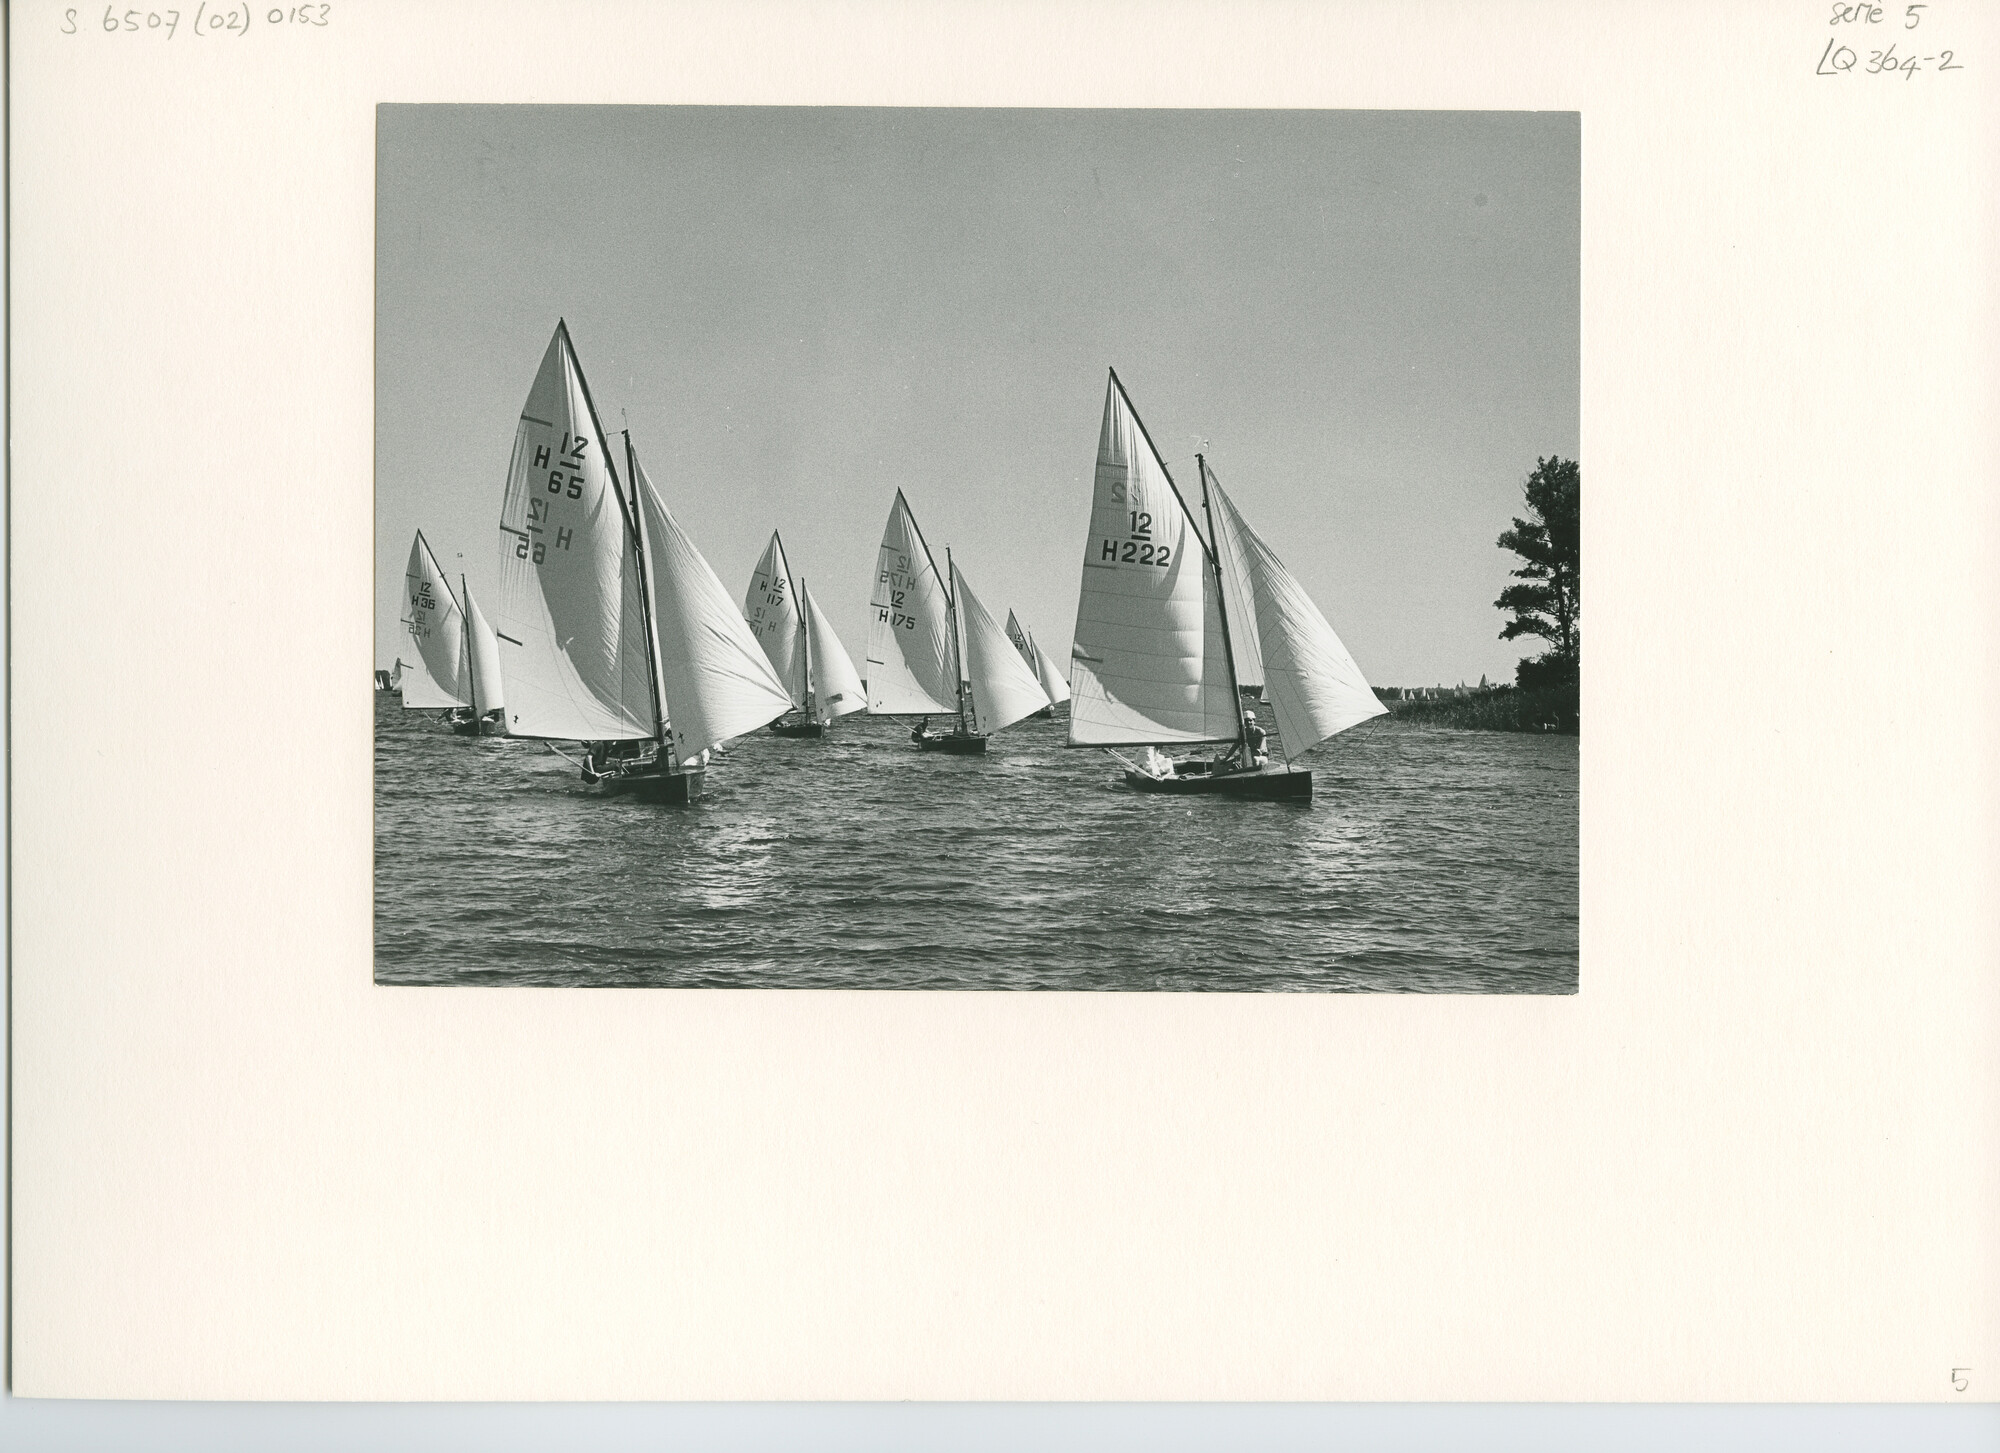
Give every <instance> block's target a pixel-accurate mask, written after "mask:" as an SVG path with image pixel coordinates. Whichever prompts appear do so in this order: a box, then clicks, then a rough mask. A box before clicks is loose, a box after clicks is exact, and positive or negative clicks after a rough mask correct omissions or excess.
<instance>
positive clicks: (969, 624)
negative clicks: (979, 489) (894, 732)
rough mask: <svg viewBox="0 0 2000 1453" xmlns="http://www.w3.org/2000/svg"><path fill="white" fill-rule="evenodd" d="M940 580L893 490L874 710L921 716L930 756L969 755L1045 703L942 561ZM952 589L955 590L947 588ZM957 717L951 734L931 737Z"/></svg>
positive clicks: (871, 667) (919, 731)
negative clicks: (938, 724) (942, 719)
mask: <svg viewBox="0 0 2000 1453" xmlns="http://www.w3.org/2000/svg"><path fill="white" fill-rule="evenodd" d="M945 563H946V567H947V569H948V570H949V572H950V574H949V576H948V577H947V576H946V575H943V574H940V573H939V571H938V568H937V561H936V560H935V559H933V558H932V556H931V551H930V546H929V545H928V544H927V543H925V541H924V536H923V531H922V530H920V529H919V528H918V527H917V520H916V516H915V515H914V514H913V513H911V510H910V505H909V501H908V500H906V499H904V498H903V492H902V491H901V490H900V489H899V490H897V491H896V502H895V504H894V505H892V506H891V507H890V509H889V523H888V525H887V527H886V528H885V529H884V530H883V533H882V548H881V551H880V553H879V554H878V555H877V557H876V565H875V589H874V593H873V596H872V604H873V606H874V615H873V616H872V617H871V618H870V621H869V626H868V686H867V691H868V711H869V714H870V715H873V716H922V717H923V718H924V720H923V721H922V722H921V723H919V724H918V725H917V727H916V728H915V729H914V730H912V731H911V733H910V740H911V741H913V742H915V743H916V744H917V746H919V747H920V748H922V749H923V750H925V751H930V752H954V753H958V754H961V755H970V754H975V753H980V752H984V751H985V750H986V742H987V739H988V738H989V737H990V736H991V735H992V734H993V733H994V732H996V731H999V730H1001V729H1002V728H1004V727H1008V726H1012V725H1013V724H1014V723H1015V722H1017V721H1020V720H1021V719H1022V718H1023V717H1026V716H1029V715H1031V714H1033V713H1034V712H1036V711H1039V710H1040V709H1041V708H1042V707H1044V706H1046V705H1047V704H1048V696H1047V694H1046V693H1044V692H1043V690H1042V687H1041V683H1040V682H1039V681H1037V680H1036V679H1035V676H1034V673H1033V672H1031V671H1030V670H1029V669H1028V667H1027V666H1026V665H1025V664H1024V663H1023V662H1022V660H1021V659H1020V657H1019V656H1018V655H1016V654H1015V652H1014V649H1013V647H1012V644H1011V643H1010V642H1009V641H1008V639H1007V637H1006V635H1005V633H1004V632H1003V631H1002V630H1001V629H1000V626H999V624H998V623H997V622H996V621H995V620H994V619H993V617H992V615H991V614H990V613H988V611H987V610H986V608H985V606H983V605H981V604H980V602H979V599H978V597H977V596H975V595H974V594H973V593H972V589H971V587H970V586H969V585H967V584H966V580H965V575H964V572H963V571H961V570H959V568H958V567H957V565H956V564H955V563H953V562H952V560H951V552H950V551H949V550H947V551H946V552H945ZM947 582H949V583H947ZM934 715H935V716H951V717H953V718H954V719H955V720H954V724H953V726H952V728H951V729H950V730H949V731H943V732H934V731H932V730H930V722H929V719H930V717H932V716H934Z"/></svg>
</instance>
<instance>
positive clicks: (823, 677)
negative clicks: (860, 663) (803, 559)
mask: <svg viewBox="0 0 2000 1453" xmlns="http://www.w3.org/2000/svg"><path fill="white" fill-rule="evenodd" d="M799 600H800V602H801V603H802V604H803V605H804V606H805V612H806V636H807V639H808V641H809V642H810V643H811V648H812V649H811V655H812V674H813V681H812V685H813V715H814V717H815V719H817V720H818V721H820V722H822V723H824V722H830V721H833V720H835V719H836V718H838V717H843V716H846V715H847V714H848V713H849V712H851V711H862V710H865V709H866V707H867V705H868V696H867V693H866V692H865V691H863V690H862V687H861V674H860V673H859V672H858V671H856V670H855V669H854V661H853V658H852V657H850V656H849V655H848V654H847V648H846V647H845V646H843V645H841V644H840V637H839V636H837V635H835V634H834V632H833V623H832V622H831V621H829V620H827V618H826V613H825V612H824V611H822V610H821V609H820V608H819V602H818V601H816V600H814V599H813V597H812V592H811V591H810V590H807V589H806V587H805V583H804V582H803V581H801V582H800V583H799Z"/></svg>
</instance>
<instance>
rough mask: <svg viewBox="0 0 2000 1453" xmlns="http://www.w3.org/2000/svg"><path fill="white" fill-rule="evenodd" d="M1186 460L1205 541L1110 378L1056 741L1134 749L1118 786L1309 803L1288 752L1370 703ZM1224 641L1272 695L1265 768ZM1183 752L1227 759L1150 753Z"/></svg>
mask: <svg viewBox="0 0 2000 1453" xmlns="http://www.w3.org/2000/svg"><path fill="white" fill-rule="evenodd" d="M1196 466H1197V468H1198V470H1199V472H1200V476H1201V482H1202V512H1203V514H1204V515H1205V516H1206V517H1207V519H1208V523H1209V538H1208V540H1204V539H1203V538H1202V534H1201V531H1200V530H1199V529H1198V528H1197V527H1196V524H1195V520H1194V515H1193V513H1192V512H1191V511H1190V510H1189V508H1188V505H1187V501H1186V500H1185V499H1184V498H1183V497H1182V496H1181V492H1180V489H1179V487H1178V486H1177V485H1175V483H1174V481H1173V476H1172V475H1171V474H1170V473H1168V471H1167V467H1166V464H1165V462H1164V461H1162V460H1161V458H1160V455H1159V451H1158V450H1157V449H1155V448H1154V447H1153V441H1152V438H1151V436H1150V435H1149V434H1148V433H1147V432H1146V426H1145V424H1144V423H1143V422H1142V421H1141V420H1140V418H1139V414H1138V411H1137V410H1136V409H1135V408H1134V407H1133V406H1132V401H1131V399H1130V398H1129V397H1128V396H1127V395H1126V393H1125V386H1124V384H1123V383H1122V382H1121V381H1120V380H1119V377H1118V374H1117V371H1116V370H1113V371H1112V372H1111V378H1110V382H1109V384H1108V385H1107V387H1106V390H1105V399H1104V422H1103V427H1102V429H1101V430H1100V432H1099V435H1098V445H1097V474H1096V481H1095V486H1094V492H1093V496H1092V503H1091V524H1090V537H1089V540H1088V542H1087V543H1086V545H1085V549H1084V561H1083V585H1082V595H1081V599H1080V600H1079V603H1078V607H1077V625H1076V644H1075V646H1074V648H1073V652H1072V657H1073V662H1072V668H1071V679H1070V685H1071V688H1072V690H1073V691H1074V693H1075V695H1074V697H1073V699H1072V700H1071V702H1070V729H1069V745H1071V746H1073V747H1087V746H1095V747H1104V748H1107V749H1109V748H1115V747H1120V746H1143V747H1145V748H1147V761H1146V762H1145V763H1143V764H1141V763H1135V762H1132V761H1131V760H1129V759H1127V758H1125V757H1123V756H1120V755H1119V754H1118V753H1117V752H1115V751H1113V752H1112V753H1111V755H1112V756H1113V757H1115V758H1117V760H1118V762H1119V763H1120V765H1121V766H1122V767H1123V768H1124V775H1125V781H1126V783H1127V784H1128V785H1130V786H1131V787H1133V788H1136V789H1138V790H1140V791H1144V792H1177V793H1221V794H1226V795H1230V796H1239V797H1258V798H1293V799H1300V798H1307V799H1309V798H1310V797H1311V796H1312V772H1311V770H1310V769H1309V768H1304V767H1299V766H1296V765H1294V759H1296V758H1297V757H1299V756H1302V755H1303V754H1304V753H1305V752H1307V751H1309V750H1310V749H1311V748H1313V747H1314V746H1317V745H1318V744H1319V743H1320V742H1322V741H1325V740H1326V739H1327V738H1328V737H1330V736H1332V735H1334V734H1335V733H1336V732H1341V731H1345V730H1346V729H1347V728H1348V727H1351V726H1354V725H1355V724H1357V723H1359V722H1362V721H1365V720H1367V719H1368V718H1369V717H1372V716H1379V715H1381V714H1382V713H1383V711H1384V707H1383V706H1382V704H1381V702H1379V701H1378V700H1376V698H1375V694H1374V692H1373V691H1372V690H1370V689H1369V686H1368V683H1367V681H1366V680H1365V679H1364V678H1363V677H1362V674H1361V670H1360V668H1359V667H1358V666H1356V665H1355V663H1354V658H1353V657H1352V656H1351V655H1349V654H1348V651H1347V648H1346V647H1345V646H1343V645H1342V644H1341V642H1340V638H1339V637H1338V636H1337V635H1335V634H1334V631H1333V627H1332V626H1330V625H1328V624H1327V620H1326V617H1325V616H1324V615H1322V614H1321V613H1320V610H1319V607H1317V606H1316V605H1314V604H1313V603H1312V600H1311V599H1310V598H1309V597H1308V596H1307V595H1306V593H1305V590H1304V589H1303V588H1302V587H1301V586H1300V585H1299V583H1298V581H1297V580H1296V579H1295V578H1293V576H1292V575H1291V573H1290V572H1289V571H1287V570H1286V569H1285V567H1284V565H1283V564H1282V563H1281V562H1280V561H1279V560H1278V557H1277V555H1276V554H1275V553H1274V552H1273V551H1272V550H1271V548H1270V547H1269V546H1268V545H1266V544H1265V543H1264V541H1263V540H1262V538H1260V537H1259V536H1258V535H1257V534H1256V532H1255V531H1253V530H1252V529H1251V528H1250V526H1249V524H1248V523H1247V522H1246V521H1245V520H1244V519H1243V516H1242V514H1241V513H1240V512H1239V511H1238V510H1237V509H1236V506H1235V504H1234V503H1233V502H1232V501H1231V500H1230V499H1229V497H1228V496H1227V495H1226V494H1224V493H1223V491H1222V485H1221V482H1220V481H1219V480H1218V479H1217V478H1216V477H1215V473H1214V471H1213V470H1212V469H1210V468H1209V466H1208V462H1207V460H1206V459H1205V458H1204V457H1203V456H1201V455H1197V456H1196ZM1218 510H1219V515H1218ZM1210 541H1214V542H1215V543H1214V545H1211V544H1210V543H1209V542H1210ZM1232 581H1233V582H1234V584H1233V585H1232V584H1231V582H1232ZM1239 615H1240V616H1241V617H1242V619H1240V620H1239V619H1237V617H1238V616H1239ZM1239 643H1241V647H1242V649H1243V652H1244V659H1245V661H1246V663H1247V662H1248V661H1249V660H1251V659H1254V660H1255V661H1256V663H1257V674H1259V675H1261V676H1262V677H1263V678H1264V683H1265V687H1266V689H1267V690H1268V691H1269V692H1270V694H1271V699H1272V702H1273V705H1274V706H1275V708H1276V712H1277V718H1278V729H1279V738H1280V743H1281V745H1282V747H1283V750H1284V752H1285V754H1286V762H1285V764H1284V765H1283V766H1278V765H1274V764H1271V763H1269V762H1267V761H1266V760H1265V759H1264V756H1263V754H1262V750H1261V749H1262V745H1263V736H1264V733H1263V729H1262V728H1261V727H1259V726H1258V725H1257V724H1256V716H1255V713H1254V712H1248V711H1242V710H1241V709H1240V708H1241V702H1242V683H1241V680H1240V679H1239V676H1238V667H1237V660H1238V654H1239ZM1197 744H1209V745H1215V746H1221V747H1226V748H1227V749H1228V750H1226V751H1225V752H1223V753H1221V754H1219V755H1217V756H1214V757H1207V758H1203V757H1186V758H1182V759H1179V760H1173V759H1169V758H1165V757H1163V756H1162V754H1160V753H1159V752H1158V751H1157V748H1158V747H1159V746H1161V745H1169V746H1172V745H1197Z"/></svg>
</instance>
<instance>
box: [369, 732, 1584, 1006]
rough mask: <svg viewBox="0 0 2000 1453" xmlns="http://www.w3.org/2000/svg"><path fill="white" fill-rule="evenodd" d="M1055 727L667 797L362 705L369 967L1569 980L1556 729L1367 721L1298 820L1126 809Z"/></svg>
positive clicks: (858, 754)
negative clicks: (621, 793) (600, 782)
mask: <svg viewBox="0 0 2000 1453" xmlns="http://www.w3.org/2000/svg"><path fill="white" fill-rule="evenodd" d="M1263 715H1264V720H1265V723H1266V725H1267V726H1269V725H1270V724H1271V718H1270V714H1269V708H1268V707H1266V708H1264V713H1263ZM1063 732H1064V725H1063V723H1062V722H1060V721H1029V722H1023V723H1021V724H1020V725H1019V726H1016V727H1012V728H1009V729H1008V730H1007V731H1005V732H1003V733H1001V734H1000V735H999V736H997V737H995V738H994V740H993V743H992V745H991V747H990V748H989V750H988V754H987V755H986V756H985V757H984V758H979V757H951V756H945V755H943V754H936V753H929V752H919V751H917V750H916V749H915V748H914V747H912V746H911V745H910V743H909V741H908V727H907V726H906V725H903V724H899V723H897V722H895V721H893V720H871V719H868V718H865V717H861V718H856V717H849V718H847V719H846V720H844V721H842V722H840V723H839V724H838V725H837V726H836V727H835V728H834V730H833V734H832V735H831V736H829V737H828V738H826V739H824V740H822V741H817V742H815V741H793V740H784V739H780V738H777V737H773V736H771V735H769V734H768V733H761V732H760V733H756V734H754V735H751V736H748V737H744V738H741V739H740V740H738V741H737V742H735V743H733V744H732V745H731V747H730V749H729V754H728V756H727V757H726V758H725V759H724V760H723V761H721V762H720V763H719V764H717V765H715V766H712V767H711V769H710V771H709V774H708V789H707V790H708V795H707V797H706V799H705V800H704V801H703V802H701V803H700V804H699V805H698V806H697V807H694V808H692V809H690V808H669V807H653V806H647V805H644V804H641V803H636V802H633V801H630V800H629V799H620V798H603V797H597V796H594V795H592V794H589V793H587V792H586V791H585V790H584V789H583V787H582V784H581V783H580V782H579V781H578V775H577V770H576V768H574V767H573V766H571V765H570V764H569V763H567V762H565V761H563V760H562V759H561V758H560V757H556V756H553V755H550V754H549V753H548V752H547V750H546V749H545V748H544V747H543V746H542V745H541V744H540V743H536V742H526V741H508V740H505V739H495V738H483V739H477V740H474V739H468V738H463V737H455V736H452V735H451V734H450V733H449V732H448V731H446V730H445V729H444V727H442V726H440V725H438V724H436V723H435V722H433V721H431V720H428V719H427V717H426V714H425V713H421V712H410V711H404V710H403V709H402V707H401V704H400V702H399V701H398V700H397V699H396V698H395V697H394V696H392V695H390V694H388V693H386V692H378V693H377V694H376V697H375V975H376V979H377V980H378V981H379V982H381V983H395V984H446V983H478V984H495V983H501V984H606V985H628V984H653V985H677V986H717V987H721V986H726V987H739V988H740V987H784V988H873V989H1174V990H1186V989H1220V990H1233V991H1241V990H1259V989H1294V990H1322V991H1323V990H1386V991H1422V992H1444V993H1541V994H1546V993H1574V992H1575V991H1576V987H1577V739H1576V738H1574V737H1556V736H1520V735H1513V734H1508V733H1501V732H1462V731H1451V730H1447V729H1442V728H1428V727H1420V726H1414V725H1409V724H1406V723H1401V722H1397V721H1395V720H1393V719H1392V718H1389V717H1379V718H1377V719H1376V720H1374V721H1371V722H1367V723H1364V724H1363V725H1361V726H1359V727H1356V728H1354V729H1353V730H1351V731H1349V732H1347V733H1345V734H1343V735H1341V736H1339V737H1336V738H1335V739H1334V740H1333V741H1332V742H1330V743H1329V744H1327V745H1326V746H1325V747H1323V748H1321V749H1320V750H1319V751H1318V752H1315V753H1314V754H1312V756H1310V757H1309V758H1307V764H1308V765H1310V766H1311V767H1312V768H1313V769H1314V782H1313V788H1314V797H1313V800H1312V802H1311V803H1310V805H1299V804H1292V803H1276V802H1242V801H1235V800H1231V799H1226V798H1207V797H1201V798H1185V797H1162V796H1156V795H1151V794H1142V793H1136V792H1133V791H1131V790H1129V789H1127V788H1125V787H1123V786H1122V785H1119V782H1118V771H1117V768H1116V766H1115V764H1114V763H1112V762H1111V760H1110V759H1109V758H1107V757H1106V756H1105V755H1104V754H1103V753H1101V752H1096V751H1071V750H1067V749H1065V748H1064V747H1063V745H1062V742H1063Z"/></svg>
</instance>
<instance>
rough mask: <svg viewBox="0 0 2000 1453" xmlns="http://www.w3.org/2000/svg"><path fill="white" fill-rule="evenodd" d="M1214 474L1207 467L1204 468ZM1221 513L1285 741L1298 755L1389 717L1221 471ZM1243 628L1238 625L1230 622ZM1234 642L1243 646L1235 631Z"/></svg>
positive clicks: (1215, 486)
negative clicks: (1225, 487)
mask: <svg viewBox="0 0 2000 1453" xmlns="http://www.w3.org/2000/svg"><path fill="white" fill-rule="evenodd" d="M1203 468H1204V469H1207V466H1206V464H1204V465H1203ZM1204 482H1205V484H1206V486H1207V488H1208V491H1209V498H1210V501H1211V503H1212V504H1213V506H1214V508H1215V512H1216V529H1217V531H1218V532H1219V533H1220V534H1221V535H1223V536H1224V538H1226V539H1229V538H1233V539H1234V541H1235V542H1236V544H1237V546H1238V549H1237V550H1235V551H1233V552H1232V557H1237V558H1240V564H1237V565H1232V566H1231V568H1240V569H1241V571H1242V581H1243V584H1244V593H1245V594H1246V595H1248V596H1249V598H1250V600H1251V602H1252V604H1253V606H1254V607H1255V609H1256V613H1257V634H1258V637H1259V639H1260V640H1261V641H1262V644H1263V651H1264V690H1265V694H1266V695H1267V696H1268V697H1269V698H1270V700H1271V704H1272V707H1273V708H1274V709H1275V710H1276V712H1277V715H1278V739H1279V743H1280V744H1281V745H1282V746H1283V747H1284V749H1285V753H1286V755H1287V756H1294V757H1295V756H1298V755H1299V754H1301V753H1302V752H1305V751H1306V750H1307V749H1308V748H1310V747H1313V746H1315V745H1317V744H1318V743H1320V742H1323V741H1325V740H1326V739H1327V738H1328V737H1330V736H1332V735H1333V734H1334V733H1335V732H1342V731H1346V730H1347V728H1349V727H1351V726H1353V725H1355V724H1356V723H1357V722H1363V721H1366V720H1368V718H1369V717H1371V716H1380V715H1382V714H1383V713H1384V712H1385V711H1387V710H1388V708H1387V707H1385V706H1383V705H1382V703H1381V702H1380V701H1379V700H1377V699H1376V696H1375V693H1374V691H1372V690H1371V689H1370V688H1369V685H1368V682H1367V680H1366V678H1364V677H1363V676H1362V674H1361V668H1360V667H1359V666H1357V665H1355V664H1354V657H1353V656H1351V655H1350V654H1348V650H1347V647H1346V646H1344V645H1342V644H1341V641H1340V637H1339V636H1337V635H1335V634H1334V630H1333V627H1332V626H1331V625H1329V624H1327V619H1326V617H1325V616H1324V615H1322V614H1321V613H1320V609H1319V607H1318V606H1316V605H1314V604H1313V602H1312V598H1311V597H1310V596H1308V595H1307V594H1306V592H1305V588H1304V587H1303V586H1301V585H1300V584H1299V582H1298V581H1297V580H1296V579H1294V578H1293V576H1292V573H1291V572H1290V571H1289V570H1287V569H1285V567H1284V565H1283V564H1282V563H1281V562H1280V561H1279V559H1278V557H1277V556H1276V555H1275V554H1273V553H1272V551H1271V547H1270V546H1268V545H1266V544H1265V543H1264V542H1263V540H1262V539H1260V538H1259V537H1258V535H1257V532H1256V531H1255V530H1252V529H1251V528H1250V526H1249V524H1248V523H1247V522H1246V521H1245V520H1244V518H1243V516H1242V515H1241V514H1240V513H1239V512H1238V511H1237V508H1236V505H1235V502H1234V501H1232V500H1231V499H1230V498H1229V496H1228V495H1226V494H1224V493H1223V492H1222V484H1221V482H1220V481H1219V480H1217V479H1216V477H1215V472H1214V471H1213V470H1207V473H1206V476H1205V480H1204ZM1230 624H1231V626H1232V627H1233V626H1234V625H1235V618H1234V617H1233V616H1232V617H1231V618H1230ZM1231 639H1240V638H1239V637H1237V636H1235V635H1234V634H1233V632H1232V637H1231Z"/></svg>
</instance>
